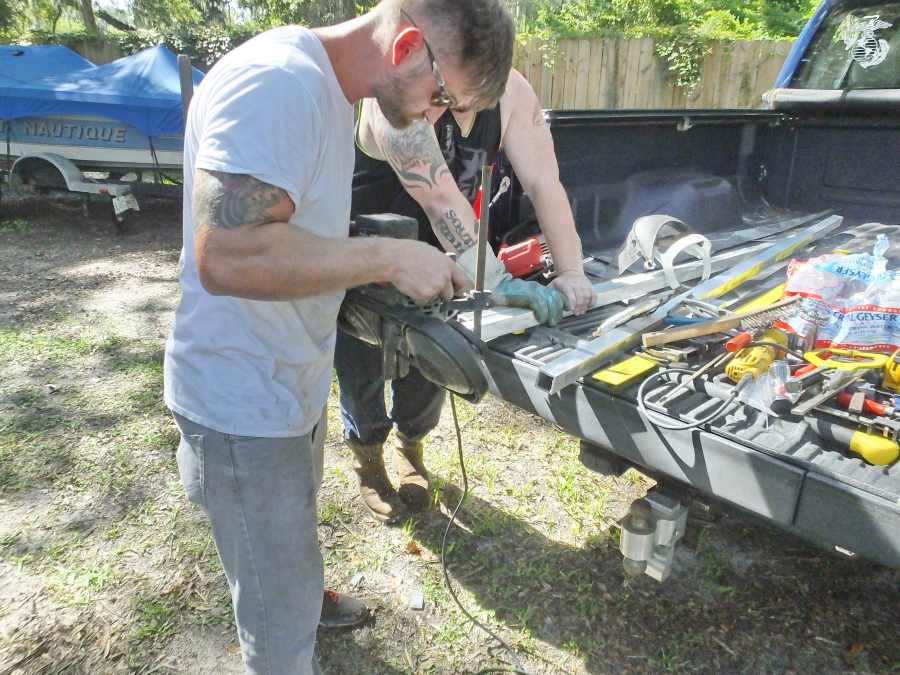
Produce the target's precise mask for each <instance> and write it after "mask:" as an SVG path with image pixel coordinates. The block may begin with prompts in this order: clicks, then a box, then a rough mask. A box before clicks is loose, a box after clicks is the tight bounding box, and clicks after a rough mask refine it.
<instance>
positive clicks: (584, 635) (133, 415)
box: [0, 242, 900, 675]
mask: <svg viewBox="0 0 900 675" xmlns="http://www.w3.org/2000/svg"><path fill="white" fill-rule="evenodd" d="M156 245H157V244H156V243H155V242H154V244H153V246H156ZM57 250H58V251H65V250H66V247H65V246H63V245H60V246H59V247H58V249H57ZM173 250H174V249H173ZM124 258H125V257H123V263H122V264H123V265H125V264H126V263H125V262H124ZM175 264H176V263H175V256H174V255H173V256H171V266H172V269H171V271H172V273H173V274H174V268H175ZM63 268H64V264H60V269H63ZM154 275H158V270H157V271H154ZM103 291H104V293H107V292H109V291H110V287H109V286H105V287H104V289H103ZM174 292H175V291H174V290H173V293H174ZM120 318H121V317H119V316H113V315H112V314H110V315H109V316H108V317H106V318H105V319H104V318H100V319H95V317H94V316H93V315H84V314H82V313H80V312H78V311H75V310H74V309H73V308H68V307H66V308H64V309H60V307H59V306H51V307H49V308H48V311H47V312H46V314H44V315H42V317H41V319H40V321H39V322H37V323H32V324H28V325H16V326H6V327H0V373H2V375H3V376H4V387H3V388H0V560H2V562H3V566H4V572H5V574H6V575H7V576H5V577H4V583H7V582H8V584H9V586H8V588H10V589H13V590H15V589H18V588H22V589H25V590H27V589H33V598H30V597H29V596H27V595H26V596H23V597H22V599H21V600H19V599H16V600H15V601H14V602H12V603H10V607H11V608H12V609H13V610H15V608H16V607H18V606H19V605H17V604H15V603H20V604H21V603H24V604H21V607H23V608H24V609H23V610H22V611H23V612H25V613H26V614H27V620H21V621H18V623H17V625H16V628H17V632H16V633H15V634H14V637H13V638H12V639H11V640H8V639H7V638H6V636H7V635H8V633H6V632H5V631H2V630H0V670H4V668H5V667H6V665H7V664H6V662H5V661H3V659H4V658H7V654H15V655H16V656H15V657H11V658H13V659H15V658H19V657H21V656H24V655H27V654H28V653H30V651H31V650H33V649H34V648H35V647H37V646H40V645H45V647H46V653H43V654H42V655H41V657H40V659H38V660H36V661H35V662H33V663H29V664H28V666H27V668H26V670H28V671H29V672H58V671H60V670H62V671H63V672H97V673H105V672H113V671H123V672H125V671H133V672H147V671H150V670H153V669H154V668H158V671H160V672H161V671H162V670H165V669H166V668H167V667H168V665H167V664H177V668H179V669H181V670H184V671H200V672H220V671H222V670H228V669H232V670H235V669H239V667H240V665H239V657H237V656H236V655H235V654H234V653H233V650H231V651H229V649H228V646H229V645H231V644H232V643H233V642H234V641H235V633H234V625H233V615H232V609H231V604H230V597H229V594H228V588H227V585H226V582H225V579H224V575H223V572H222V568H221V565H220V563H219V560H218V557H217V554H216V549H215V545H214V543H213V540H212V536H211V532H210V526H209V523H208V522H207V520H206V519H205V517H204V515H203V513H202V511H201V510H200V509H198V508H196V507H194V506H192V505H190V504H189V503H188V502H187V500H186V499H185V497H184V494H183V490H182V488H181V485H180V481H179V478H178V472H177V466H176V462H175V458H174V455H175V450H176V448H177V444H178V440H179V437H178V432H177V429H176V428H175V426H174V424H173V422H172V419H171V416H170V415H169V414H168V412H167V411H166V410H165V408H164V406H163V404H162V398H161V390H162V351H161V350H162V344H161V342H160V341H159V340H156V339H153V340H151V339H136V338H132V337H127V336H126V335H123V334H119V333H118V332H117V326H118V321H119V320H120ZM146 334H147V335H150V334H155V332H152V331H151V330H148V331H147V332H146ZM48 385H53V386H52V387H49V386H48ZM458 408H459V413H460V424H461V426H462V431H463V444H464V450H465V458H466V465H467V467H468V469H469V477H470V496H469V499H468V501H467V502H466V504H465V505H464V507H463V509H462V510H461V512H460V518H459V522H458V523H457V526H456V527H454V529H453V530H452V532H451V535H450V546H449V549H448V562H449V570H450V574H451V577H452V580H453V584H454V589H455V590H456V592H457V593H458V595H459V597H460V599H461V601H462V602H463V604H464V605H465V607H466V608H467V609H468V610H469V611H471V612H472V613H473V614H474V615H475V616H477V617H478V618H479V620H481V621H483V622H485V623H486V624H487V625H489V626H490V627H491V628H492V630H495V631H497V632H498V633H499V634H500V635H501V636H502V637H503V638H504V639H505V640H506V641H507V642H509V643H511V644H514V645H516V646H517V647H519V648H520V649H521V650H523V651H522V653H521V654H520V658H521V659H522V660H523V661H524V662H525V665H526V666H527V670H528V671H529V672H532V673H534V674H535V675H538V674H539V673H540V674H541V675H543V674H545V673H547V674H549V673H554V674H555V673H558V672H568V673H578V674H579V675H580V674H582V673H599V672H623V671H628V672H638V673H657V672H683V671H694V672H696V671H703V672H735V671H740V670H754V671H780V670H784V669H785V668H786V666H785V664H790V667H792V668H795V669H797V670H798V671H800V672H816V671H820V672H831V671H835V670H841V669H846V664H845V663H844V661H843V657H842V654H841V651H842V650H835V654H831V652H825V651H823V650H821V649H820V650H818V651H817V652H815V653H813V652H812V651H809V652H807V651H802V650H799V649H798V648H797V647H795V645H801V644H805V642H804V641H808V638H809V635H821V636H825V637H828V638H829V639H835V638H836V637H837V636H839V635H842V634H849V633H850V632H854V634H865V635H873V636H878V635H885V634H884V631H883V630H876V627H877V628H879V629H880V628H881V627H883V625H885V622H886V617H893V616H894V614H895V609H896V606H897V604H898V602H900V599H898V598H897V595H896V593H895V592H894V595H893V597H892V595H891V593H892V589H896V588H898V587H900V576H897V575H890V574H886V573H885V572H884V571H883V570H880V568H875V567H858V566H855V567H853V568H850V567H848V566H847V565H849V563H848V564H844V565H843V566H842V565H841V564H834V565H831V564H828V565H826V564H825V563H824V562H822V561H821V560H815V559H814V556H813V559H814V562H813V564H810V563H809V562H808V561H805V562H804V563H803V564H797V563H795V562H792V559H791V555H793V554H791V553H790V552H789V551H790V550H791V549H792V548H793V549H795V548H796V546H797V544H796V543H795V542H790V543H788V544H785V543H784V541H783V540H780V539H778V538H776V537H775V536H774V535H773V536H770V537H768V538H767V536H766V535H760V534H759V530H758V529H755V528H751V531H752V532H753V533H754V534H753V535H752V536H751V535H750V534H748V533H747V532H746V531H745V530H743V529H739V528H735V527H734V526H733V525H734V524H733V523H731V526H726V527H723V528H720V529H712V528H711V529H709V530H708V531H707V530H703V531H702V532H700V533H699V534H698V535H697V536H696V537H693V539H691V540H690V541H693V542H695V543H693V544H690V543H686V544H684V545H685V546H686V547H692V548H689V549H688V550H689V551H691V550H692V551H693V552H694V553H695V558H694V559H695V561H696V563H695V564H694V565H693V567H691V568H690V569H689V570H688V571H686V572H685V571H681V572H679V573H677V574H676V575H675V576H674V577H673V578H672V579H671V580H670V581H669V582H667V584H666V585H664V586H661V587H658V586H656V585H654V584H653V583H652V582H650V581H649V580H648V579H642V580H628V581H626V580H625V579H624V577H623V574H622V571H621V561H620V556H619V553H618V551H617V537H618V529H617V528H616V527H614V523H615V522H616V520H617V519H618V518H619V517H621V516H622V515H624V513H625V511H626V510H627V508H628V505H629V504H630V502H631V500H633V499H634V498H636V497H637V496H639V495H640V494H642V492H643V491H644V490H646V489H647V488H648V487H649V485H650V481H649V480H648V479H647V478H646V477H644V476H642V475H641V474H640V473H638V472H636V471H633V470H630V471H628V472H626V473H625V474H624V475H623V476H621V477H607V476H599V475H595V474H591V473H590V472H588V471H586V470H585V469H584V468H583V467H582V465H581V463H580V461H579V459H578V444H577V442H575V441H574V440H573V439H571V438H569V437H567V436H566V435H564V434H563V433H561V432H560V431H559V430H558V429H557V428H555V427H554V426H552V425H549V424H545V423H543V422H541V421H540V420H538V419H537V418H535V416H534V415H531V414H528V413H525V412H522V411H519V410H516V409H515V408H513V407H511V406H508V405H506V404H503V403H500V402H497V401H496V400H492V399H490V398H488V399H486V400H485V401H484V402H482V403H481V404H479V405H477V406H476V405H471V404H469V403H460V405H459V406H458ZM329 416H330V427H329V438H328V444H327V447H326V452H327V455H326V471H325V476H324V480H323V485H322V490H321V492H320V501H319V518H320V524H321V527H320V528H319V537H320V540H321V542H322V545H323V549H322V550H323V556H324V558H325V569H326V580H327V583H328V585H329V586H330V587H334V588H336V589H337V590H339V591H342V592H351V593H354V594H360V595H362V596H363V597H364V598H366V599H367V600H368V601H369V602H370V603H371V604H373V605H375V606H376V608H377V611H376V613H375V622H374V623H373V624H372V626H370V627H369V628H366V629H364V630H362V631H358V632H342V633H336V634H327V633H324V632H323V633H322V634H321V636H320V650H321V652H322V660H323V662H324V665H325V667H326V668H327V669H328V670H329V671H330V672H337V673H343V672H361V673H370V672H371V673H405V672H431V673H436V674H440V675H444V674H446V673H457V672H478V671H479V670H481V669H484V668H488V667H495V666H498V667H499V666H502V665H504V663H506V664H507V665H508V662H510V661H511V660H512V659H510V657H509V655H506V654H504V653H503V652H502V650H496V649H494V645H493V644H492V643H491V641H490V640H489V639H488V638H486V637H485V636H484V635H483V634H482V633H481V632H480V631H478V630H476V629H474V628H472V626H471V625H470V624H469V623H468V622H467V620H466V618H465V616H464V615H463V613H462V612H461V611H460V610H459V608H457V606H456V605H455V603H454V602H453V600H452V599H451V597H450V595H449V594H448V592H447V589H446V588H445V587H444V585H443V577H442V574H441V567H440V563H439V551H440V542H441V537H442V535H443V533H444V528H445V527H446V524H447V518H448V509H450V508H452V507H453V506H454V505H455V504H456V501H457V499H458V498H459V495H460V489H461V473H460V470H459V466H458V462H457V457H456V438H455V433H454V429H453V424H452V420H451V418H450V410H449V406H448V407H447V408H446V409H445V411H444V415H443V417H442V420H441V423H440V426H439V428H438V429H437V430H436V433H434V434H433V435H432V436H431V437H430V438H429V439H428V442H427V444H426V445H427V447H426V458H427V461H426V464H427V465H428V467H429V469H430V470H431V471H432V479H433V480H432V496H433V505H432V506H433V508H432V509H430V510H428V511H426V512H424V513H422V514H419V515H417V516H416V517H413V518H410V519H408V520H407V521H406V522H405V523H404V524H403V525H402V526H401V527H395V528H387V527H384V526H382V525H378V524H375V523H374V522H373V521H372V520H371V519H370V518H369V517H368V516H367V515H366V514H365V512H364V510H363V509H362V507H361V506H360V504H359V501H358V495H357V484H356V478H355V476H354V475H353V470H352V468H351V466H350V458H349V456H348V453H347V451H346V449H345V448H344V446H343V444H342V442H341V439H340V435H341V430H340V422H339V419H338V417H337V400H336V389H335V388H334V387H333V388H332V398H331V399H330V402H329ZM749 539H754V540H755V541H757V542H758V541H760V540H761V541H762V542H763V543H762V544H760V545H765V546H767V547H768V548H767V550H766V556H765V557H764V561H765V562H764V564H765V565H766V567H764V568H763V569H758V568H757V567H754V569H753V571H752V575H751V576H749V577H745V578H743V579H741V578H740V577H739V576H738V574H737V572H736V571H735V567H734V566H733V565H732V564H731V563H730V557H729V556H730V551H732V550H733V549H734V548H736V547H741V546H746V545H747V543H746V542H747V541H748V540H749ZM810 569H814V571H810ZM356 573H362V578H361V580H360V579H357V582H358V583H357V585H356V586H355V587H353V588H350V586H349V583H350V579H351V578H352V577H353V576H354V575H355V574H356ZM767 573H768V574H767ZM680 575H683V576H680ZM757 580H758V581H757ZM836 583H838V584H839V586H840V588H841V589H842V591H841V594H840V595H838V596H836V595H835V594H834V593H833V592H832V590H831V589H833V588H834V587H835V585H836ZM757 587H758V588H759V590H754V589H755V588H757ZM418 588H421V589H422V592H423V594H424V597H425V608H424V609H423V610H422V611H413V610H411V609H410V608H409V607H408V606H407V604H406V600H405V598H406V595H407V594H408V591H409V589H418ZM5 589H6V587H5ZM5 589H4V590H5ZM873 589H878V591H879V592H877V593H875V592H873ZM25 590H23V592H25ZM29 603H33V604H29ZM10 607H3V610H8V609H10ZM0 614H3V612H2V611H0ZM772 616H777V617H779V625H780V631H779V632H778V633H777V634H773V633H772V631H771V617H772ZM738 617H739V620H740V628H739V631H740V639H734V633H732V634H730V635H726V634H725V633H724V632H723V631H724V630H725V629H724V628H723V626H726V625H730V624H735V623H736V622H737V621H738ZM0 622H2V618H0ZM717 636H719V637H720V638H721V640H722V641H723V642H724V643H726V644H727V645H728V648H729V649H731V650H733V651H734V653H735V654H736V656H734V657H733V658H732V657H731V655H730V654H729V653H728V652H724V651H723V650H722V648H721V647H720V646H719V645H718V643H716V642H714V641H713V639H712V638H713V637H717ZM877 639H881V642H877V641H876V640H877ZM186 642H187V643H189V644H190V645H191V647H190V651H189V652H184V651H176V649H182V648H183V646H184V644H185V643H186ZM866 642H867V644H866V652H865V660H866V661H867V664H868V665H869V667H870V669H871V671H873V672H890V671H891V669H892V668H893V670H897V665H896V664H897V663H898V660H900V652H898V647H897V645H896V641H895V640H891V639H890V636H889V635H887V636H886V637H884V638H872V639H871V640H867V641H866ZM45 643H46V644H45ZM179 645H180V646H179ZM407 651H408V652H409V653H411V654H412V655H413V656H414V657H415V659H414V665H413V666H410V665H409V661H408V660H407V658H406V656H405V654H406V652H407ZM200 653H203V654H207V655H210V656H208V658H209V659H210V662H204V663H200V662H198V661H196V659H197V658H198V657H196V656H195V654H200ZM760 653H763V654H766V655H768V654H773V655H775V657H777V658H776V660H775V661H774V662H773V663H775V665H774V666H772V665H771V664H769V665H766V664H767V663H768V662H765V663H763V662H761V661H759V660H754V659H759V658H761V657H760V656H759V654H760ZM73 659H80V661H78V663H77V665H75V666H71V667H69V666H67V664H70V663H71V662H72V661H73ZM761 663H762V665H760V664H761ZM66 668H68V671H67V670H66Z"/></svg>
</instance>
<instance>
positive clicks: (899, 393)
mask: <svg viewBox="0 0 900 675" xmlns="http://www.w3.org/2000/svg"><path fill="white" fill-rule="evenodd" d="M670 220H671V219H668V218H667V217H660V218H657V219H656V220H654V221H653V222H651V223H650V224H651V225H654V228H650V229H651V230H652V231H651V232H650V235H647V236H641V235H642V231H637V230H636V234H635V237H632V238H631V239H629V241H626V242H625V245H624V248H623V255H624V263H625V264H624V267H625V268H627V267H628V266H629V265H630V263H631V262H635V261H637V260H640V259H641V258H643V259H644V269H643V270H642V271H639V272H637V273H633V274H620V275H619V276H618V277H610V275H608V274H605V275H604V274H600V275H598V276H600V278H601V279H602V280H601V281H599V282H597V283H595V284H594V290H595V292H596V293H597V296H598V300H597V303H596V304H595V309H594V310H593V311H591V312H589V313H588V314H587V315H585V316H581V317H570V318H568V319H565V320H564V321H563V322H562V323H561V324H560V325H559V326H558V327H556V328H548V327H544V326H541V327H534V328H531V330H530V331H529V332H528V334H527V335H528V337H529V340H528V345H526V346H524V347H521V346H520V347H519V348H518V349H516V350H515V352H514V354H515V356H516V358H518V359H519V360H522V361H525V362H527V363H530V364H531V365H532V366H534V367H536V368H537V369H538V374H537V380H536V383H537V386H538V388H540V389H543V390H544V391H545V392H547V393H548V394H550V395H555V394H559V393H560V392H562V391H563V390H565V389H566V388H567V387H569V386H570V385H572V384H575V383H577V382H583V383H584V384H585V385H588V384H590V385H591V386H599V387H600V388H605V389H608V390H610V391H613V392H618V393H619V394H621V395H622V396H624V397H625V398H631V397H632V396H633V395H635V394H636V396H637V404H638V407H639V409H640V410H641V411H642V413H643V414H644V416H645V418H646V419H647V420H648V421H649V422H650V423H652V424H653V425H654V426H656V427H658V428H662V429H671V430H688V429H694V428H699V427H702V426H704V425H711V426H714V427H716V428H718V429H720V430H721V429H723V428H725V427H728V425H729V424H731V420H733V419H735V418H739V417H741V416H742V415H744V414H745V413H746V411H748V410H753V411H756V414H755V416H754V420H756V419H759V418H760V416H761V419H762V420H763V422H762V425H763V427H764V428H766V429H769V428H771V429H773V430H774V429H776V428H777V429H780V430H787V431H784V435H785V436H787V435H792V436H793V434H795V432H796V430H797V429H800V430H801V431H802V436H803V438H807V439H815V440H810V441H809V442H810V443H812V444H813V445H814V446H815V447H818V448H819V449H820V450H819V451H820V452H821V448H823V447H826V446H827V447H830V448H832V449H843V450H844V451H849V453H850V455H851V456H859V457H861V458H862V459H863V460H865V462H867V463H868V464H869V465H874V466H885V465H890V464H893V463H894V462H896V461H897V459H898V455H900V445H898V440H900V411H898V408H900V351H898V348H900V327H898V328H897V336H896V339H895V338H894V336H893V333H892V331H893V322H894V320H895V319H896V318H897V317H900V290H898V291H897V292H896V293H895V290H894V286H895V285H896V286H897V287H898V289H900V281H898V282H897V283H896V284H895V282H894V277H895V275H894V273H892V272H889V271H888V270H887V269H886V259H885V258H884V253H885V251H886V250H887V248H888V242H887V239H886V237H884V235H879V239H878V240H877V242H876V245H875V252H874V255H872V254H869V253H861V252H859V253H851V252H849V251H834V250H833V249H831V248H829V247H831V246H834V240H833V239H832V237H833V236H836V235H837V233H838V232H839V231H841V229H842V228H841V226H842V224H843V218H842V217H841V216H839V215H833V214H832V215H829V214H827V213H822V214H816V215H814V216H810V217H808V218H806V219H796V220H793V221H785V222H786V223H787V225H782V224H778V225H777V226H776V225H772V226H768V227H766V228H756V229H758V230H759V232H758V233H756V234H763V235H765V236H763V237H761V238H748V237H749V236H750V234H751V233H750V232H748V233H747V235H746V236H735V237H733V240H734V241H733V242H728V241H725V240H724V239H723V238H721V237H720V238H718V239H716V238H713V239H711V240H710V241H711V245H712V255H709V254H708V253H707V251H708V248H707V249H706V250H704V251H695V252H694V253H695V255H693V256H692V257H693V258H695V259H689V260H688V261H686V262H682V263H681V264H680V265H678V264H674V263H673V260H674V257H673V256H668V255H667V253H662V254H660V253H659V248H660V247H659V246H658V244H659V241H660V239H659V236H658V232H661V231H664V230H663V228H661V227H655V226H656V225H659V224H660V223H666V224H667V226H668V223H670ZM865 227H866V226H860V228H865ZM785 228H786V229H785ZM644 229H647V228H644ZM866 231H869V230H866ZM644 234H646V233H644ZM676 234H678V235H679V236H681V237H682V239H683V240H687V241H688V242H692V241H693V239H688V237H691V236H692V235H690V234H687V235H685V234H684V233H683V232H681V231H679V232H677V233H676ZM845 234H846V233H845ZM654 237H655V239H654ZM632 239H633V241H632ZM677 241H680V240H676V242H677ZM844 241H845V240H844V239H843V235H841V239H840V241H839V243H840V245H841V246H846V245H847V244H846V243H844ZM851 241H852V242H854V243H856V242H857V240H856V239H853V240H851ZM829 242H830V243H829ZM704 246H705V243H704ZM629 247H630V248H629ZM654 247H656V248H654ZM626 249H627V250H626ZM631 249H633V250H631ZM671 249H672V246H669V248H668V249H666V251H667V252H668V251H670V250H671ZM815 249H821V250H824V251H826V253H825V255H819V256H818V257H811V256H813V255H814V254H813V253H812V252H811V251H814V250H815ZM625 254H628V255H625ZM701 254H702V255H701ZM621 257H622V256H620V258H621ZM670 257H672V258H673V259H672V260H670V259H669V258H670ZM689 257H690V256H689ZM698 258H699V259H698ZM617 261H618V262H620V263H621V262H622V260H620V259H617V258H616V257H615V256H610V261H609V262H608V263H605V265H606V268H607V270H609V269H610V268H614V267H615V266H616V262H617ZM663 262H665V263H666V266H667V267H666V269H662V268H661V265H662V263H663ZM593 264H594V265H595V266H598V265H600V264H601V263H600V261H599V259H595V260H594V263H593ZM588 267H589V266H587V265H586V269H588ZM618 267H619V268H620V270H621V269H622V267H623V265H622V264H620V265H618ZM896 276H897V278H898V280H900V275H896ZM673 278H674V281H675V282H674V283H673ZM895 296H896V298H897V300H895ZM873 303H875V304H873ZM459 318H460V320H461V322H462V323H463V324H464V325H468V324H469V323H470V322H471V319H470V318H468V317H467V315H466V314H464V313H463V314H461V315H460V317H459ZM898 324H900V322H898ZM532 326H534V317H533V316H531V315H530V313H529V312H526V311H522V310H515V309H512V310H510V309H507V308H502V309H488V310H486V311H485V312H484V316H483V319H482V330H483V335H482V339H483V340H486V341H487V340H493V339H495V338H497V337H501V336H504V335H508V334H510V333H514V332H521V331H522V330H523V329H527V328H530V327H532ZM508 339H509V344H519V345H520V344H521V342H518V343H517V342H516V338H515V337H514V336H513V337H511V338H508ZM635 389H636V391H635ZM895 397H896V400H895ZM779 425H780V426H779ZM804 430H805V431H804ZM749 433H750V432H748V431H747V430H746V429H743V430H742V432H741V433H740V434H735V435H736V436H737V437H739V438H740V439H742V440H746V439H747V437H748V434H749ZM778 433H779V432H774V431H773V434H775V435H776V436H777V434H778ZM844 454H847V453H846V452H845V453H844Z"/></svg>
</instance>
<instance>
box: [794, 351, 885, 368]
mask: <svg viewBox="0 0 900 675" xmlns="http://www.w3.org/2000/svg"><path fill="white" fill-rule="evenodd" d="M833 357H842V358H833ZM803 358H804V359H806V360H807V361H809V362H810V363H811V364H813V365H814V366H816V367H817V368H836V369H838V370H859V369H869V370H874V369H877V368H884V366H885V364H886V363H887V362H888V356H887V355H886V354H874V353H872V352H858V351H855V350H853V349H814V350H813V351H811V352H806V353H805V354H804V355H803Z"/></svg>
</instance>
